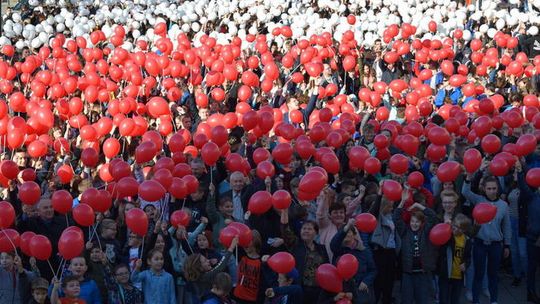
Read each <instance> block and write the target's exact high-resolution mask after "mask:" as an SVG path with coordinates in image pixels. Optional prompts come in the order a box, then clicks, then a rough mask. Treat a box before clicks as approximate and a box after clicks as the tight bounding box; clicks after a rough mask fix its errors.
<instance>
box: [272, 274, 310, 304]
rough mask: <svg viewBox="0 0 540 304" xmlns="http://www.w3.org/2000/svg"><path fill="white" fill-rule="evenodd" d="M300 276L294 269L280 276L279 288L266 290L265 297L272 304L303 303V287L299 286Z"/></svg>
mask: <svg viewBox="0 0 540 304" xmlns="http://www.w3.org/2000/svg"><path fill="white" fill-rule="evenodd" d="M299 278H300V275H299V274H298V271H297V270H296V269H294V268H293V270H291V271H290V272H289V273H280V274H279V275H278V287H272V288H268V289H266V292H265V295H266V297H267V298H269V299H270V301H269V302H270V303H280V304H288V303H291V304H293V303H302V287H300V285H299V284H298V279H299Z"/></svg>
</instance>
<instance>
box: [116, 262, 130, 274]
mask: <svg viewBox="0 0 540 304" xmlns="http://www.w3.org/2000/svg"><path fill="white" fill-rule="evenodd" d="M122 268H127V270H128V271H129V272H131V270H130V269H129V266H128V265H126V264H124V263H122V264H118V265H116V266H115V267H114V269H113V273H114V274H116V272H117V271H118V270H119V269H122Z"/></svg>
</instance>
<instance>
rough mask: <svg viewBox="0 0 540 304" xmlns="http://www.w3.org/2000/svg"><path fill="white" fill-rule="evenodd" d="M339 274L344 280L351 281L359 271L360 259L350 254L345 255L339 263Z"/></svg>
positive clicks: (340, 258)
mask: <svg viewBox="0 0 540 304" xmlns="http://www.w3.org/2000/svg"><path fill="white" fill-rule="evenodd" d="M336 266H337V272H338V274H339V276H340V277H341V278H342V279H343V280H346V281H347V280H350V279H351V278H352V277H354V276H355V275H356V272H357V271H358V259H357V258H356V257H355V256H354V255H352V254H350V253H347V254H344V255H342V256H341V257H339V260H338V261H337V265H336Z"/></svg>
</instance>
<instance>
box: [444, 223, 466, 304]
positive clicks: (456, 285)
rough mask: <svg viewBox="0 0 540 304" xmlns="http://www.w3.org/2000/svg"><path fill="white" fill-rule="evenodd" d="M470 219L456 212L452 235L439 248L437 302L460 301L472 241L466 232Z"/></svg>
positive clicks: (454, 303) (446, 303)
mask: <svg viewBox="0 0 540 304" xmlns="http://www.w3.org/2000/svg"><path fill="white" fill-rule="evenodd" d="M470 226H471V220H470V219H469V218H468V217H467V216H465V215H463V214H461V213H458V214H457V215H456V216H455V218H454V220H453V222H452V232H453V237H452V238H451V239H450V241H449V242H448V243H447V244H446V245H444V246H442V247H441V248H440V249H439V265H438V266H439V271H438V274H439V303H440V304H458V303H460V302H461V289H462V287H463V278H464V272H465V270H466V269H467V267H468V266H469V264H470V262H471V251H472V243H471V240H470V239H469V237H468V236H467V235H466V233H468V232H469V230H470Z"/></svg>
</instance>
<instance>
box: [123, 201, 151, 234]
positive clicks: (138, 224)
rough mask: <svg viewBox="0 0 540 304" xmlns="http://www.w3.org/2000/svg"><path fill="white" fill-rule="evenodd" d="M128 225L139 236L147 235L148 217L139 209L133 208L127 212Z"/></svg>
mask: <svg viewBox="0 0 540 304" xmlns="http://www.w3.org/2000/svg"><path fill="white" fill-rule="evenodd" d="M126 225H127V226H128V228H129V229H130V230H131V231H133V232H134V233H135V234H137V235H138V236H141V237H142V236H144V235H146V232H148V216H147V215H146V213H145V212H144V211H143V210H142V209H139V208H133V209H131V210H129V211H128V212H126Z"/></svg>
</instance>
